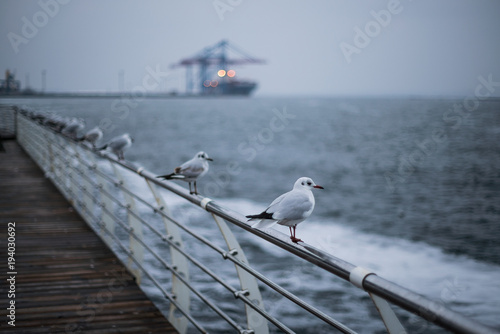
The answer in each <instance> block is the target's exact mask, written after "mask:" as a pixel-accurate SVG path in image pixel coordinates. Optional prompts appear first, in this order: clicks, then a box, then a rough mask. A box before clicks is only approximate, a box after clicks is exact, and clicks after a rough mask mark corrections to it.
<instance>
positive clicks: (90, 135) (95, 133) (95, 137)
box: [80, 126, 102, 148]
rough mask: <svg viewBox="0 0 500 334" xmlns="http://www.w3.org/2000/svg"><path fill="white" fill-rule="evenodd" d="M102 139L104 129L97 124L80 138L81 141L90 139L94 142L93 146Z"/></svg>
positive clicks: (90, 141)
mask: <svg viewBox="0 0 500 334" xmlns="http://www.w3.org/2000/svg"><path fill="white" fill-rule="evenodd" d="M101 139H102V130H101V129H100V128H99V127H98V126H96V127H95V128H93V129H92V130H89V131H88V132H87V133H86V134H85V135H84V136H83V137H82V138H80V141H88V142H89V143H91V144H92V147H94V148H95V144H96V143H97V142H98V141H99V140H101Z"/></svg>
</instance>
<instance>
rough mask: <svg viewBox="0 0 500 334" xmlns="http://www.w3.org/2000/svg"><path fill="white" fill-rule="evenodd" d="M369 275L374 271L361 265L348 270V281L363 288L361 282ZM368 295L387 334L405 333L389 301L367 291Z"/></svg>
mask: <svg viewBox="0 0 500 334" xmlns="http://www.w3.org/2000/svg"><path fill="white" fill-rule="evenodd" d="M369 275H375V273H373V272H371V271H369V270H367V269H365V268H363V267H356V268H354V269H353V270H352V271H351V272H350V274H349V281H350V282H351V283H352V284H353V285H354V286H356V287H357V288H359V289H362V290H365V288H364V286H363V282H364V280H365V278H366V277H368V276H369ZM368 295H369V296H370V298H371V299H372V301H373V303H374V304H375V307H376V308H377V311H378V313H379V314H380V317H381V318H382V321H383V322H384V325H385V328H387V332H389V334H406V330H405V329H404V327H403V325H402V324H401V322H400V321H399V319H398V317H397V315H396V313H394V311H393V309H392V308H391V306H390V305H389V303H388V302H387V301H386V300H385V299H383V298H380V297H379V296H377V295H375V294H373V293H370V292H368Z"/></svg>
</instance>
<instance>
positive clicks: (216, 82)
mask: <svg viewBox="0 0 500 334" xmlns="http://www.w3.org/2000/svg"><path fill="white" fill-rule="evenodd" d="M217 85H219V82H218V81H217V80H214V81H212V82H211V83H210V86H212V87H214V88H215V87H217Z"/></svg>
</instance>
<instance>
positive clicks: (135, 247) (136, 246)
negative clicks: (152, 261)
mask: <svg viewBox="0 0 500 334" xmlns="http://www.w3.org/2000/svg"><path fill="white" fill-rule="evenodd" d="M110 163H111V166H112V168H113V171H114V173H115V175H116V178H117V179H118V182H120V184H121V185H123V186H126V184H127V183H126V181H125V178H124V177H123V176H122V173H121V172H120V171H119V170H118V167H116V166H115V164H114V163H112V162H110ZM122 193H123V197H124V198H125V201H126V202H127V207H128V210H127V218H128V227H129V229H130V232H131V233H134V234H135V235H136V236H137V238H139V239H140V240H141V241H142V240H143V238H142V224H141V222H140V221H139V220H138V219H137V218H136V217H135V216H134V215H133V214H132V213H131V212H133V213H137V209H136V206H135V200H134V198H133V197H132V196H130V195H129V194H128V193H127V192H126V191H122ZM129 244H130V249H129V251H130V252H131V253H132V256H133V257H134V258H135V259H136V260H137V261H139V262H140V261H142V260H143V259H144V247H143V246H142V245H141V243H140V242H139V241H137V240H136V238H134V237H133V236H132V235H130V238H129ZM133 263H134V262H133V260H132V259H131V257H130V256H129V258H128V265H127V267H128V268H129V270H130V271H131V273H132V274H133V275H134V276H135V279H136V282H137V284H140V283H141V271H140V270H139V269H136V268H135V266H134V265H133Z"/></svg>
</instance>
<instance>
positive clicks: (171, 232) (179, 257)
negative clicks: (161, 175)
mask: <svg viewBox="0 0 500 334" xmlns="http://www.w3.org/2000/svg"><path fill="white" fill-rule="evenodd" d="M145 180H146V183H147V184H148V187H149V189H150V190H151V193H152V194H153V196H154V198H155V200H156V203H157V204H158V210H160V211H163V212H165V213H166V214H167V215H168V216H170V212H169V209H168V207H167V205H166V203H165V201H164V200H163V197H162V196H161V194H160V192H159V191H158V189H157V188H156V185H154V184H152V183H151V182H149V180H147V179H145ZM161 218H162V220H163V223H164V224H165V230H166V232H167V235H166V236H165V238H168V239H170V240H171V242H173V243H174V244H175V245H177V246H178V247H179V248H181V249H183V248H184V246H183V243H182V237H181V231H180V229H179V227H177V226H176V225H175V224H174V223H172V222H171V221H170V220H168V219H167V218H165V217H164V216H163V215H162V216H161ZM170 256H171V258H172V265H173V266H174V268H176V270H177V272H178V273H179V274H180V275H182V276H183V278H184V279H185V280H186V281H188V282H189V267H188V260H187V259H186V257H185V256H184V255H183V254H182V253H180V252H179V251H178V250H177V249H175V248H174V247H172V246H171V247H170ZM172 294H173V295H174V296H175V297H176V301H177V303H179V306H180V307H182V309H183V310H185V311H186V312H189V307H190V304H191V302H190V291H189V288H188V287H187V286H186V285H185V284H184V283H183V282H182V281H181V280H179V279H178V278H177V276H176V275H174V274H172ZM176 310H177V307H176V306H175V305H173V304H172V303H171V304H170V311H169V315H168V320H169V321H170V323H171V324H172V325H173V326H174V327H175V329H177V331H178V332H179V333H180V334H184V333H186V331H187V327H188V319H187V318H186V317H185V316H183V315H181V316H178V315H177V312H176Z"/></svg>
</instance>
